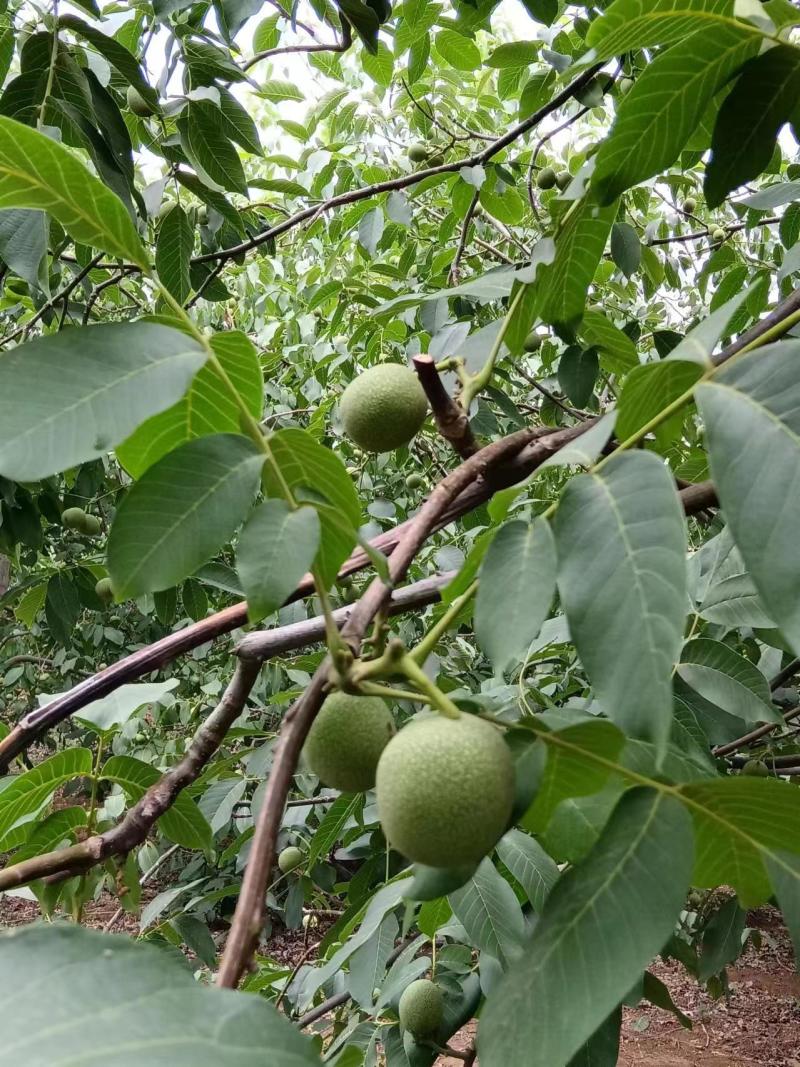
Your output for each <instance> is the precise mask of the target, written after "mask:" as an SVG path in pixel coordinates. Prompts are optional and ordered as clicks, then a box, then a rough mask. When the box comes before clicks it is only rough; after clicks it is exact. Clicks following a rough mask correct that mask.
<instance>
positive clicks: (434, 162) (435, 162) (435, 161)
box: [428, 152, 444, 167]
mask: <svg viewBox="0 0 800 1067" xmlns="http://www.w3.org/2000/svg"><path fill="white" fill-rule="evenodd" d="M443 163H444V156H443V155H442V153H441V152H436V153H435V154H434V155H432V156H431V158H430V159H429V160H428V166H429V167H441V166H442V164H443Z"/></svg>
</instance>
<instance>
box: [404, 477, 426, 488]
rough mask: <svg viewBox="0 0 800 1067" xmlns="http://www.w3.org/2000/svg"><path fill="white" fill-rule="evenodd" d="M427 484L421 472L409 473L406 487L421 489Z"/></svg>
mask: <svg viewBox="0 0 800 1067" xmlns="http://www.w3.org/2000/svg"><path fill="white" fill-rule="evenodd" d="M424 484H425V479H424V478H423V477H422V475H421V474H409V475H408V477H407V478H406V489H421V488H422V487H423V485H424Z"/></svg>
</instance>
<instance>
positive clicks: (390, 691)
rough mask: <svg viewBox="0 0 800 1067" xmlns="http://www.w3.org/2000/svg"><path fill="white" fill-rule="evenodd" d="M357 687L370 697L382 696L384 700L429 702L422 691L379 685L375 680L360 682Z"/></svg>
mask: <svg viewBox="0 0 800 1067" xmlns="http://www.w3.org/2000/svg"><path fill="white" fill-rule="evenodd" d="M358 689H359V692H361V693H363V694H364V695H365V696H370V697H384V699H386V700H413V701H414V702H415V703H417V704H429V703H430V701H429V700H428V698H427V697H426V696H424V695H423V694H422V693H414V692H412V691H411V690H410V689H395V688H394V687H393V686H390V685H379V684H378V683H377V682H362V683H361V685H359V687H358Z"/></svg>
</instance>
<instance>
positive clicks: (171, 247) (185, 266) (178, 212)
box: [156, 204, 194, 304]
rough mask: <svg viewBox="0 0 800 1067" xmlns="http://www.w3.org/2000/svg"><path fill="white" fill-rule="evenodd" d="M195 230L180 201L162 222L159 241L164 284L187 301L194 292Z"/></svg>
mask: <svg viewBox="0 0 800 1067" xmlns="http://www.w3.org/2000/svg"><path fill="white" fill-rule="evenodd" d="M193 248H194V231H193V230H192V226H191V223H190V222H189V219H188V216H187V215H186V212H185V211H184V210H183V208H182V207H181V206H180V204H175V205H174V207H173V208H172V209H171V210H170V212H169V213H168V214H167V216H166V218H164V219H163V220H162V222H161V226H160V227H159V231H158V241H157V242H156V270H157V271H158V277H159V278H160V280H161V282H162V284H163V285H164V286H165V287H166V288H167V289H168V290H169V292H170V293H172V295H173V296H174V297H175V299H176V300H177V301H178V303H180V304H183V303H184V301H185V300H186V297H187V296H188V295H189V293H190V292H191V288H192V286H191V281H190V279H189V259H190V257H191V255H192V249H193Z"/></svg>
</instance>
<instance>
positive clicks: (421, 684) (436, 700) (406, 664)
mask: <svg viewBox="0 0 800 1067" xmlns="http://www.w3.org/2000/svg"><path fill="white" fill-rule="evenodd" d="M397 670H398V671H399V672H400V673H402V674H404V675H405V676H406V678H408V679H409V681H411V682H413V683H414V685H415V686H416V687H417V688H418V689H419V690H420V691H421V692H422V693H424V694H425V696H426V697H427V698H428V700H429V702H430V704H431V706H432V707H434V708H435V709H436V710H437V711H438V712H440V713H441V714H442V715H444V716H446V717H447V718H448V719H460V718H461V712H460V711H459V709H458V708H457V707H456V705H455V704H454V703H453V701H452V700H451V699H450V697H449V696H447V695H446V694H445V693H443V692H442V691H441V689H440V688H439V687H438V686H437V685H434V683H433V682H432V681H431V680H430V678H429V677H428V676H427V674H426V673H425V671H423V669H422V668H421V667H420V665H419V664H418V663H417V661H416V660H415V659H412V658H411V656H409V655H408V653H406V655H405V656H403V658H402V659H401V660H400V662H399V663H398V664H397Z"/></svg>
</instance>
